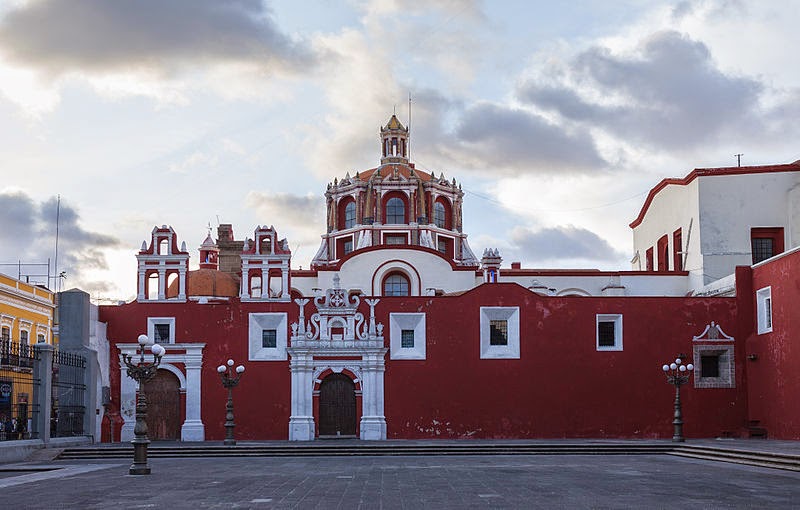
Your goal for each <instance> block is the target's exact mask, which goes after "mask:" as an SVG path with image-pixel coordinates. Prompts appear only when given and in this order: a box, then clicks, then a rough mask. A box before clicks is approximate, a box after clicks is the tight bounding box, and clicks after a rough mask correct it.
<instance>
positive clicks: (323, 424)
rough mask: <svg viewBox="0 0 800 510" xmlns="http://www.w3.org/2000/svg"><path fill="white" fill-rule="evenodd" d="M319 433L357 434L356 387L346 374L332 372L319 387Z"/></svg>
mask: <svg viewBox="0 0 800 510" xmlns="http://www.w3.org/2000/svg"><path fill="white" fill-rule="evenodd" d="M319 435H320V437H342V436H345V437H347V436H350V437H354V436H355V435H356V387H355V384H353V381H352V380H351V379H350V378H349V377H347V376H346V375H344V374H331V375H329V376H328V377H326V378H325V379H324V380H323V381H322V384H321V385H320V387H319Z"/></svg>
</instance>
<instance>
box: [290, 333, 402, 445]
mask: <svg viewBox="0 0 800 510" xmlns="http://www.w3.org/2000/svg"><path fill="white" fill-rule="evenodd" d="M387 351H388V349H386V348H383V347H379V348H358V349H353V348H340V349H337V348H325V349H324V350H323V349H314V348H311V349H309V348H289V349H287V352H288V353H289V356H290V357H291V359H290V363H289V370H290V371H291V374H292V375H291V378H292V414H291V416H290V417H289V441H313V440H314V439H315V437H316V426H315V423H316V422H315V417H314V385H315V383H316V382H318V381H317V377H319V375H320V374H321V373H322V372H324V371H325V370H327V369H331V370H332V371H333V372H335V373H341V372H342V370H344V369H347V370H349V371H350V372H352V373H353V374H355V375H356V377H357V378H358V381H356V382H360V383H361V422H360V423H359V429H360V435H359V437H360V438H361V439H362V440H366V441H381V440H385V439H386V416H385V415H384V386H383V380H384V372H385V370H386V365H385V357H386V352H387ZM346 356H352V357H358V358H360V359H350V360H347V359H327V358H330V357H338V358H341V357H346Z"/></svg>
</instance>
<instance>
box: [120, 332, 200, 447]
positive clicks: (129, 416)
mask: <svg viewBox="0 0 800 510" xmlns="http://www.w3.org/2000/svg"><path fill="white" fill-rule="evenodd" d="M205 346H206V344H205V343H192V344H163V345H162V347H164V348H165V349H166V350H167V352H166V354H164V357H162V358H161V364H160V365H159V366H158V369H159V370H167V371H169V372H172V373H173V374H175V376H176V377H177V378H178V381H179V382H180V391H181V393H185V394H186V407H185V409H184V415H185V416H186V419H185V420H184V422H183V425H181V441H205V426H204V425H203V420H202V415H201V414H200V404H201V375H200V369H201V367H202V366H203V348H204V347H205ZM116 347H117V349H119V351H120V352H121V353H122V354H125V355H130V356H133V357H134V359H136V356H137V354H136V352H137V350H138V348H139V344H128V343H125V344H116ZM170 351H172V353H170ZM175 351H184V352H175ZM148 357H150V355H149V354H148ZM151 359H152V358H151ZM175 363H182V364H183V366H184V367H185V369H184V370H185V372H184V370H181V369H180V368H178V367H177V366H175ZM119 367H120V381H119V387H120V400H119V402H120V415H121V416H122V420H123V422H122V432H121V434H120V436H121V437H120V440H121V441H123V442H124V441H130V440H132V439H133V427H134V425H135V422H136V389H137V388H136V381H134V380H133V379H131V378H130V377H128V374H126V373H125V372H126V370H127V368H126V367H125V363H123V362H122V360H120V363H119Z"/></svg>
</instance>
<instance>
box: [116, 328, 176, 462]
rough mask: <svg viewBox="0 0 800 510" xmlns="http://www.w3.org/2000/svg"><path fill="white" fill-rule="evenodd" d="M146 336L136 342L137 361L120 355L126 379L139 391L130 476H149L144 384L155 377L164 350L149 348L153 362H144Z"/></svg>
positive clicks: (155, 345) (148, 441)
mask: <svg viewBox="0 0 800 510" xmlns="http://www.w3.org/2000/svg"><path fill="white" fill-rule="evenodd" d="M147 340H148V339H147V335H139V338H138V342H139V348H138V349H137V350H136V354H137V355H138V356H139V359H138V360H135V359H134V356H131V355H130V354H124V353H123V354H121V355H120V356H121V358H122V362H123V363H125V366H126V367H128V377H130V378H131V379H133V380H134V381H136V382H137V383H138V386H139V391H138V395H137V397H136V425H135V426H134V428H133V435H134V438H133V441H131V443H132V444H133V464H131V468H130V469H129V470H128V473H129V474H131V475H149V474H150V466H148V465H147V445H148V444H150V440H149V439H147V398H146V397H145V395H144V383H146V382H147V381H149V380H150V379H152V378H153V376H154V375H156V371H157V370H158V365H159V364H160V363H161V357H162V356H163V355H164V353H165V352H166V350H165V349H164V348H163V347H161V346H160V345H158V344H155V343H154V344H153V345H152V346H150V352H152V353H153V361H152V362H145V360H144V354H145V348H144V346H145V345H147Z"/></svg>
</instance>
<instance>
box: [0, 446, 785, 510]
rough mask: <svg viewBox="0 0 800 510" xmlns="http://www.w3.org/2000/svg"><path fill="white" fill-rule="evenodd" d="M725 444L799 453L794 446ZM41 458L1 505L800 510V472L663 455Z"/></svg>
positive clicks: (4, 471)
mask: <svg viewBox="0 0 800 510" xmlns="http://www.w3.org/2000/svg"><path fill="white" fill-rule="evenodd" d="M587 442H588V441H587ZM573 443H575V442H574V441H573ZM691 444H714V445H716V446H719V442H715V441H713V440H709V441H691ZM725 446H728V447H731V448H733V447H735V448H739V449H755V450H758V451H773V452H783V453H790V454H798V453H799V452H800V442H793V441H763V440H762V441H731V442H726V443H725ZM45 456H46V452H45V451H42V452H40V453H39V455H38V456H37V457H38V458H31V459H29V460H28V461H27V462H22V463H15V464H5V465H0V506H2V507H3V508H36V509H40V508H41V509H58V508H69V509H95V508H123V509H125V508H168V509H182V508H189V509H207V508H214V509H227V508H257V509H259V508H324V509H335V508H343V509H351V508H352V509H356V508H365V509H371V508H399V509H413V510H419V509H423V508H434V509H440V508H441V509H449V508H458V509H462V508H546V509H554V508H567V509H583V508H624V509H627V508H647V509H651V508H652V509H659V508H665V509H666V508H669V509H675V508H687V509H706V508H759V509H770V510H771V509H783V508H787V509H788V508H800V472H796V471H786V470H779V469H769V468H761V467H751V466H742V465H738V464H731V463H726V462H714V461H706V460H697V459H688V458H683V457H675V456H671V455H663V454H662V455H608V456H605V455H497V456H488V455H481V456H414V457H412V456H366V457H321V456H320V457H220V458H207V457H206V458H151V459H150V466H151V468H152V471H153V473H152V474H151V475H149V476H131V475H128V467H129V466H130V461H128V460H125V461H122V460H119V459H114V460H107V461H98V460H86V461H75V460H70V461H59V460H47V459H45V458H44V457H45Z"/></svg>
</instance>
